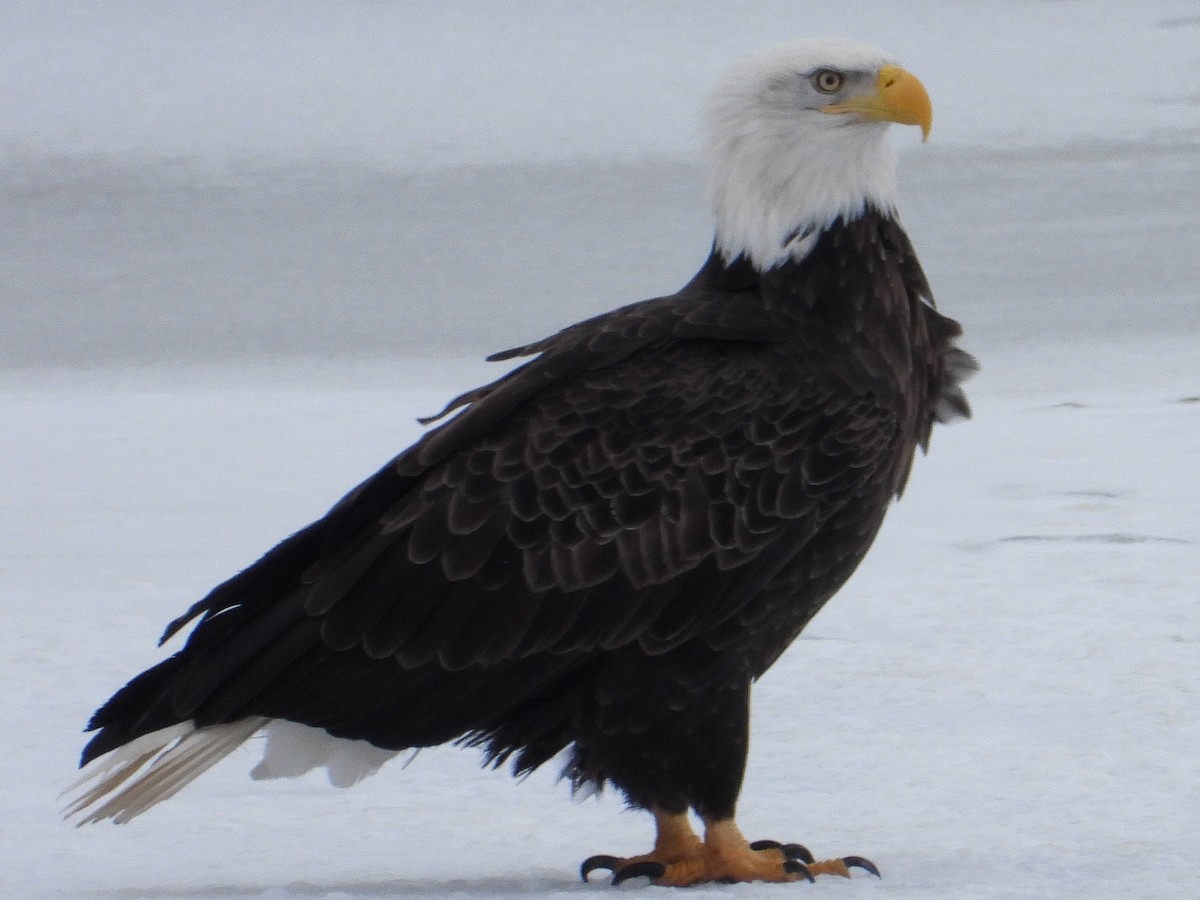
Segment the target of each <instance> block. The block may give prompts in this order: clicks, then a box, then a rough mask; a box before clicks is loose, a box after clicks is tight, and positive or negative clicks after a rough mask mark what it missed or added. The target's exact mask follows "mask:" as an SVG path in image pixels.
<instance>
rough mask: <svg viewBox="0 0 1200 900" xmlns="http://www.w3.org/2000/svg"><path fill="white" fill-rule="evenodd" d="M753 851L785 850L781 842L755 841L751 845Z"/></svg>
mask: <svg viewBox="0 0 1200 900" xmlns="http://www.w3.org/2000/svg"><path fill="white" fill-rule="evenodd" d="M750 849H751V850H783V844H781V843H779V841H771V840H766V841H755V842H754V843H753V844H751V845H750Z"/></svg>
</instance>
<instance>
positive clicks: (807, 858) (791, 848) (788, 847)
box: [779, 844, 816, 865]
mask: <svg viewBox="0 0 1200 900" xmlns="http://www.w3.org/2000/svg"><path fill="white" fill-rule="evenodd" d="M779 849H780V850H782V851H783V855H784V856H786V857H787V858H788V859H798V860H800V862H802V863H804V864H806V865H807V864H808V863H812V862H816V859H815V858H814V857H813V855H812V854H811V853H809V851H808V848H807V847H805V846H804V845H803V844H784V845H783V846H782V847H780V848H779Z"/></svg>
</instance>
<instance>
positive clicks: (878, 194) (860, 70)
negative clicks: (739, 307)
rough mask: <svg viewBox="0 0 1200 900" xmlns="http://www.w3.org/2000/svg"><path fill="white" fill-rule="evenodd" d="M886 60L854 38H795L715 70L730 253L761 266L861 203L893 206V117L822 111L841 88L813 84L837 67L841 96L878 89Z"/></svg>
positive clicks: (720, 235) (791, 252)
mask: <svg viewBox="0 0 1200 900" xmlns="http://www.w3.org/2000/svg"><path fill="white" fill-rule="evenodd" d="M891 63H892V60H891V59H890V58H889V57H888V56H886V55H885V54H884V53H883V52H882V51H880V50H877V49H875V48H874V47H871V46H868V45H866V44H859V43H856V42H853V41H843V40H811V41H795V42H792V43H787V44H781V45H779V46H776V47H770V48H767V49H765V50H760V51H758V52H757V53H752V54H750V55H749V56H746V57H744V58H743V59H741V60H740V61H739V62H737V63H736V64H735V65H734V66H733V68H732V69H731V70H730V71H729V72H728V74H727V75H726V76H725V77H724V78H722V79H721V81H720V82H719V83H718V84H717V86H716V87H715V88H714V90H713V92H712V94H711V96H710V98H709V101H708V105H707V108H706V116H705V119H706V123H705V124H706V132H707V134H706V138H707V140H706V154H707V159H708V165H709V181H708V188H709V196H710V199H711V201H712V204H713V208H714V211H715V212H716V219H717V222H716V241H717V247H718V249H719V250H720V251H721V253H722V254H723V255H724V256H725V257H726V258H727V259H733V258H735V257H736V256H738V255H739V254H743V255H745V256H747V257H748V258H749V259H750V260H751V262H753V263H754V264H755V265H756V266H757V267H758V268H759V269H761V270H766V269H769V268H771V267H773V266H776V265H778V264H779V263H781V262H783V261H784V260H785V259H787V258H788V257H789V256H795V257H801V256H803V255H804V254H805V253H807V252H808V250H809V249H810V247H811V246H812V241H813V239H812V238H808V237H807V236H809V235H814V236H815V233H816V232H819V231H820V229H822V228H825V227H827V226H829V225H830V224H832V223H833V222H834V221H835V220H837V218H838V217H839V216H845V217H847V218H852V217H854V216H856V215H858V214H861V213H862V211H863V209H864V207H865V206H866V205H867V204H872V205H874V206H876V207H878V208H879V209H882V210H884V211H892V210H894V208H895V195H896V157H895V152H894V151H893V150H892V148H891V146H890V145H889V143H888V142H887V139H886V137H885V132H886V131H887V126H888V124H889V123H888V122H886V121H865V120H863V119H861V118H859V117H854V116H847V115H830V114H829V113H827V112H822V110H821V107H823V106H826V105H828V104H830V103H831V102H833V101H835V100H837V99H839V97H838V96H837V95H833V96H831V94H830V92H829V91H827V90H822V87H828V86H829V85H828V84H818V83H817V77H818V74H819V73H821V72H833V73H835V74H837V75H842V76H844V79H845V81H844V85H845V86H844V89H842V90H840V91H839V92H837V93H838V94H839V95H840V94H846V93H852V92H854V91H861V90H862V89H863V88H864V87H865V86H867V85H869V86H870V87H871V88H874V86H875V82H876V79H877V78H878V75H879V71H880V69H881V68H882V67H884V66H885V65H889V64H891ZM806 238H807V239H806Z"/></svg>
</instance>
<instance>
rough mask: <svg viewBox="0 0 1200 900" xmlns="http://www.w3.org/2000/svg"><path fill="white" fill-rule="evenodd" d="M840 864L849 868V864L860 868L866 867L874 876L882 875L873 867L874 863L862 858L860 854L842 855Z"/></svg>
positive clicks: (879, 876) (880, 876)
mask: <svg viewBox="0 0 1200 900" xmlns="http://www.w3.org/2000/svg"><path fill="white" fill-rule="evenodd" d="M842 864H843V865H845V866H846V868H850V867H851V866H857V867H858V868H860V869H866V870H867V871H868V872H870V873H871V874H872V875H874V876H875V877H876V878H882V877H883V876H882V875H880V874H879V869H877V868H876V867H875V863H873V862H871V861H870V860H869V859H864V858H863V857H861V856H843V857H842Z"/></svg>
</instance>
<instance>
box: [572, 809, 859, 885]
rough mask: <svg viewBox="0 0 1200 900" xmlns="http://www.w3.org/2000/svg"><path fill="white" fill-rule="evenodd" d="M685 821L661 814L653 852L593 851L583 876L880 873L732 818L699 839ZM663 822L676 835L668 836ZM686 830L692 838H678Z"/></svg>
mask: <svg viewBox="0 0 1200 900" xmlns="http://www.w3.org/2000/svg"><path fill="white" fill-rule="evenodd" d="M680 819H681V820H682V822H683V826H682V827H683V829H686V832H684V831H682V830H681V829H680V828H679V822H674V821H673V822H670V823H664V819H663V818H661V817H659V818H658V823H659V840H658V842H657V843H656V844H655V848H654V850H653V851H651V852H650V853H646V854H643V855H642V856H633V857H615V856H593V857H591V858H589V859H587V860H586V861H584V863H583V865H582V866H581V867H580V874H581V875H582V876H583V880H584V881H587V879H588V875H589V874H591V873H592V872H594V871H595V870H596V869H608V870H609V871H611V872H612V873H613V877H612V883H613V884H620V883H621V882H623V881H628V880H629V879H631V878H649V879H650V880H651V881H652V882H654V883H655V884H658V885H664V886H668V887H687V886H689V885H693V884H702V883H705V882H714V881H716V882H726V883H733V882H741V881H773V882H786V881H812V880H813V877H814V876H816V875H840V876H842V877H843V878H849V877H850V869H851V868H860V869H863V870H865V871H867V872H870V873H871V874H872V875H875V876H876V877H878V876H879V869H877V868H876V867H875V865H874V863H872V862H871V861H870V860H867V859H864V858H863V857H861V856H846V857H842V858H840V859H828V860H822V861H820V862H816V861H814V860H813V856H812V854H811V853H809V852H808V850H807V849H806V848H805V847H804V846H802V845H800V844H780V843H779V842H778V841H755V842H754V843H753V844H749V843H747V842H746V840H745V838H743V837H742V835H741V832H740V831H738V829H737V826H736V825H735V824H734V823H733V820H731V819H725V820H721V821H714V822H708V823H706V825H707V830H706V833H705V840H704V841H703V842H701V841H700V839H699V838H697V837H696V836H695V835H694V834H693V833H692V832H691V829H690V828H689V827H687V825H686V819H683V818H682V817H680ZM664 824H669V825H670V826H671V832H672V833H671V834H669V835H668V838H669V839H667V840H664V830H663V826H664ZM684 834H686V836H687V837H690V838H691V840H679V839H678V838H679V837H681V836H682V835H684Z"/></svg>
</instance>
